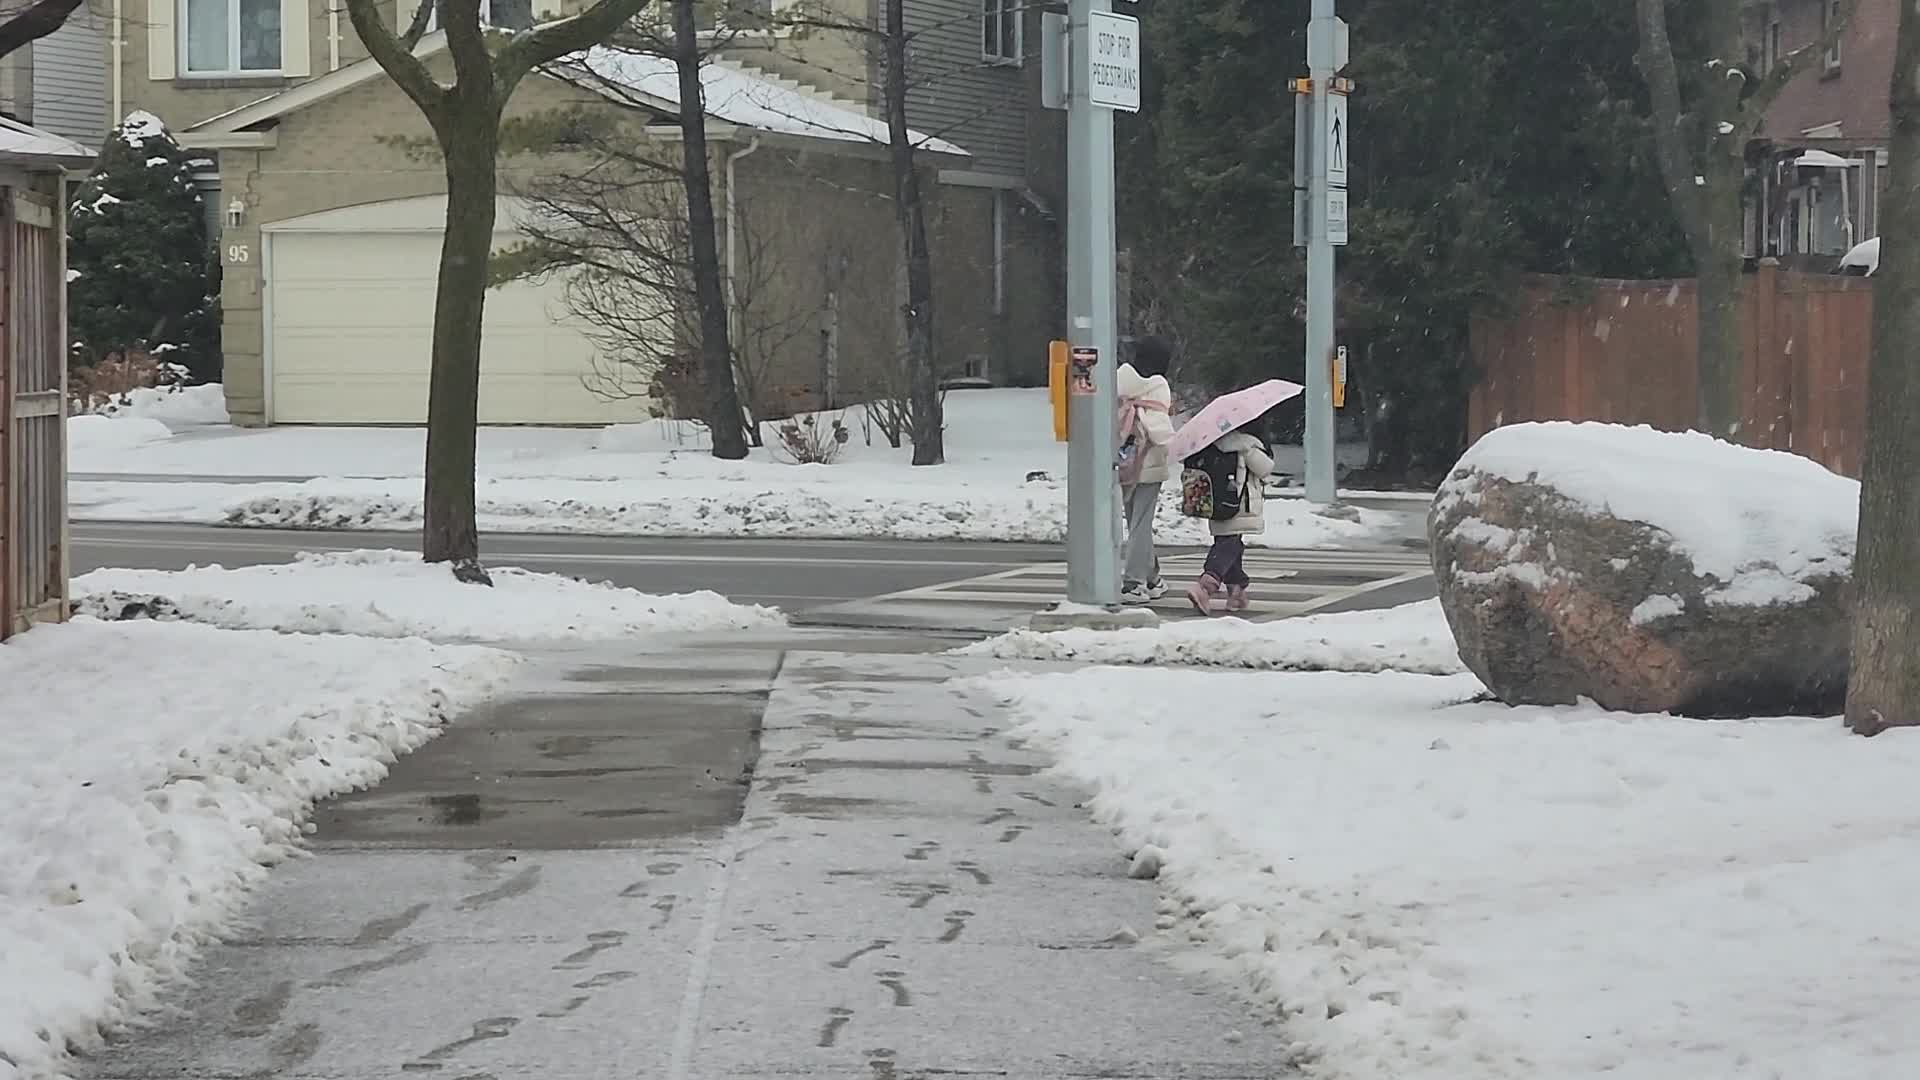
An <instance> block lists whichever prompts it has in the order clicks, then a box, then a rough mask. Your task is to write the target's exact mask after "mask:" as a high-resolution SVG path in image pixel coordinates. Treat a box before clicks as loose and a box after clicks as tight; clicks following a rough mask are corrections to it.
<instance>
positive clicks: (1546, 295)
mask: <svg viewBox="0 0 1920 1080" xmlns="http://www.w3.org/2000/svg"><path fill="white" fill-rule="evenodd" d="M1697 304H1698V299H1697V295H1696V291H1695V288H1694V283H1693V282H1692V281H1689V280H1663V281H1617V280H1609V279H1593V278H1548V277H1529V278H1527V279H1525V280H1524V281H1523V283H1522V285H1521V287H1520V289H1519V292H1518V294H1517V295H1516V296H1515V297H1514V298H1513V300H1512V302H1511V303H1510V304H1509V305H1507V308H1506V310H1505V311H1504V312H1503V313H1502V314H1501V315H1499V316H1488V315H1483V316H1480V317H1477V318H1475V319H1474V320H1473V326H1472V350H1473V361H1474V367H1475V370H1476V372H1477V374H1478V377H1477V379H1476V382H1475V385H1474V387H1473V391H1472V394H1471V396H1470V397H1469V405H1468V418H1467V422H1468V427H1469V430H1468V435H1469V436H1470V437H1471V438H1474V439H1477V438H1479V437H1480V436H1481V435H1484V434H1485V433H1487V432H1488V431H1491V430H1492V429H1493V428H1495V427H1498V426H1500V425H1502V424H1511V423H1518V422H1521V421H1527V420H1600V421H1606V422H1609V423H1619V424H1649V425H1652V426H1653V427H1657V428H1660V429H1663V430H1667V431H1684V430H1686V429H1688V428H1689V427H1691V426H1692V425H1693V418H1694V409H1695V401H1696V395H1697V391H1698V384H1697V379H1696V372H1695V367H1694V363H1695V361H1694V357H1695V352H1696V343H1697V341H1698V329H1697V324H1696V321H1695V320H1696V318H1697V315H1696V309H1697ZM1872 326H1873V289H1872V284H1871V283H1870V282H1868V281H1866V280H1863V279H1860V278H1849V277H1831V276H1825V275H1815V274H1790V273H1783V272H1780V271H1778V270H1776V269H1775V268H1774V267H1772V266H1770V265H1765V266H1762V267H1761V269H1760V271H1759V272H1758V273H1756V274H1752V275H1749V276H1748V277H1747V279H1746V281H1745V295H1744V296H1743V297H1742V347H1743V352H1744V356H1745V364H1744V365H1743V371H1742V375H1743V379H1742V393H1741V402H1742V408H1743V412H1744V418H1743V420H1742V426H1741V432H1740V437H1741V438H1742V439H1743V440H1745V441H1746V442H1747V443H1748V444H1749V445H1753V446H1762V447H1770V448H1775V449H1782V450H1792V451H1794V452H1795V453H1799V454H1804V455H1806V456H1807V457H1811V458H1813V459H1814V460H1816V461H1819V462H1820V463H1822V464H1824V465H1826V466H1827V467H1828V468H1831V469H1834V470H1836V471H1839V472H1844V473H1847V474H1848V475H1858V474H1859V468H1860V452H1861V449H1862V442H1863V436H1864V434H1865V415H1866V395H1865V389H1866V361H1867V355H1868V353H1869V351H1870V347H1871V340H1872Z"/></svg>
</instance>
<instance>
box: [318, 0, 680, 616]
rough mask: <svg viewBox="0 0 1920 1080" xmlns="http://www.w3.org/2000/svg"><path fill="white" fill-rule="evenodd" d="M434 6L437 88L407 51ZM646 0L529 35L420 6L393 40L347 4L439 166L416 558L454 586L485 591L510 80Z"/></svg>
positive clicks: (616, 24)
mask: <svg viewBox="0 0 1920 1080" xmlns="http://www.w3.org/2000/svg"><path fill="white" fill-rule="evenodd" d="M429 4H437V5H438V11H439V13H440V21H441V24H442V25H443V27H444V28H445V30H446V35H447V51H448V53H449V54H450V56H451V59H452V63H453V75H454V77H453V83H452V85H442V84H441V83H440V82H439V80H437V79H436V78H435V77H434V75H433V73H432V72H431V71H430V70H428V68H427V65H426V63H425V62H424V61H423V60H421V58H420V57H419V56H417V55H415V53H414V45H415V44H416V43H417V42H418V41H419V39H420V37H421V35H422V34H423V33H424V31H425V29H426V26H427V23H428V18H429V12H430V9H429V7H428V5H429ZM646 4H647V0H595V3H594V4H593V5H592V6H591V7H589V8H587V9H586V10H585V11H583V12H582V13H580V14H578V15H575V16H572V17H570V18H566V19H561V20H559V21H556V22H550V23H547V24H545V25H543V26H538V27H535V28H533V29H531V30H524V31H520V32H516V33H504V32H500V31H490V30H485V29H482V27H481V25H480V0H423V2H422V3H421V5H420V7H419V9H418V10H417V11H416V13H415V15H414V18H413V21H412V24H411V25H410V26H408V27H407V29H406V30H405V31H404V32H401V33H395V31H394V28H393V27H391V26H389V25H387V22H386V16H385V14H384V10H385V8H386V5H385V4H383V3H382V2H381V0H347V16H348V18H350V19H351V20H352V22H353V28H354V31H355V33H357V34H358V35H359V37H360V40H361V41H362V42H363V43H364V44H365V45H366V47H367V52H368V53H369V54H371V55H372V57H373V59H374V60H375V61H376V62H377V63H379V65H380V67H381V69H382V70H384V71H385V72H386V73H387V75H388V77H389V78H391V79H392V80H393V81H394V83H395V84H397V85H398V86H399V87H400V89H401V90H402V91H403V92H404V93H405V94H406V95H407V97H408V98H409V99H410V100H412V102H413V103H414V105H415V106H416V107H418V108H419V110H420V111H421V113H422V114H424V115H425V116H426V118H427V123H428V125H429V126H430V127H431V128H432V129H433V136H434V140H435V142H436V144H437V145H438V146H439V149H440V154H441V157H442V159H443V161H444V163H445V168H446V177H447V221H446V232H445V236H444V238H443V239H442V241H441V246H440V267H439V277H438V288H437V291H436V293H435V297H434V309H433V368H432V374H431V376H430V380H429V386H428V397H427V458H426V474H427V475H426V499H425V502H426V508H425V521H424V523H423V526H422V528H421V537H420V549H421V554H422V555H423V556H424V557H425V558H426V560H427V561H428V562H446V563H451V564H452V566H453V573H454V576H455V577H456V578H459V579H460V580H461V581H466V582H471V583H476V584H488V585H491V584H492V579H491V578H489V577H488V576H487V572H486V570H485V569H484V568H483V567H482V566H481V565H480V536H479V530H478V527H477V525H476V523H475V521H474V475H473V472H474V453H475V447H474V444H475V440H476V439H477V437H478V429H479V398H480V333H481V319H482V315H483V313H484V310H485V307H486V299H487V278H488V266H487V263H488V256H489V255H490V254H491V252H492V248H493V235H494V209H495V207H494V199H495V196H496V194H497V192H498V188H499V178H498V165H499V158H500V124H501V119H502V117H503V115H504V113H505V110H506V105H507V101H508V99H509V98H510V97H512V95H513V92H514V90H515V89H516V88H517V87H518V86H519V85H520V81H521V80H522V79H524V78H526V76H527V75H528V73H530V72H532V71H533V70H534V69H535V68H536V67H539V66H540V65H542V64H546V63H550V62H552V61H554V60H557V59H559V58H560V57H563V56H567V55H569V54H571V53H576V52H579V51H581V50H582V49H585V48H588V47H589V46H592V45H594V44H596V43H598V42H602V41H605V40H606V39H607V38H608V37H610V36H612V35H613V34H614V32H615V31H617V30H619V29H620V27H621V26H623V25H625V24H626V23H627V22H628V21H629V20H631V19H632V18H633V17H634V16H635V15H636V14H638V13H639V12H640V11H641V10H642V9H643V8H644V7H645V6H646Z"/></svg>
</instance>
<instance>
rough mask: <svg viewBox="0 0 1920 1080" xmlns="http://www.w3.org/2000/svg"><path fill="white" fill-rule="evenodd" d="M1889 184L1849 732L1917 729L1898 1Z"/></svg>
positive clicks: (1909, 288) (1914, 176) (1915, 434)
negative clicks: (1898, 728) (1913, 727)
mask: <svg viewBox="0 0 1920 1080" xmlns="http://www.w3.org/2000/svg"><path fill="white" fill-rule="evenodd" d="M1890 104H1891V111H1892V125H1891V127H1892V137H1891V139H1889V140H1888V151H1889V154H1888V156H1889V157H1890V158H1891V162H1890V165H1891V168H1892V173H1893V175H1892V178H1891V182H1890V183H1889V184H1888V185H1887V194H1886V201H1885V202H1884V203H1882V204H1881V207H1880V222H1881V228H1880V236H1881V241H1880V242H1881V253H1880V269H1879V271H1878V272H1877V273H1876V274H1875V276H1876V277H1877V278H1878V279H1879V283H1878V284H1877V285H1875V286H1874V290H1873V291H1874V301H1873V358H1872V366H1871V368H1870V369H1869V371H1868V373H1867V446H1866V460H1865V462H1864V463H1863V465H1862V468H1861V473H1860V534H1859V550H1858V551H1857V552H1856V554H1855V558H1854V577H1853V589H1854V615H1853V663H1852V671H1851V674H1850V676H1849V678H1848V682H1847V726H1848V727H1849V728H1851V729H1852V730H1854V731H1856V732H1858V733H1860V734H1862V735H1875V734H1878V733H1879V732H1880V731H1882V730H1884V729H1886V728H1889V727H1911V726H1914V725H1920V545H1916V544H1915V543H1914V541H1913V538H1914V535H1915V534H1916V533H1917V532H1920V487H1917V486H1916V485H1915V484H1914V483H1913V476H1914V472H1915V471H1916V470H1920V425H1915V424H1914V422H1913V417H1914V416H1915V415H1916V412H1917V411H1920V352H1916V348H1920V13H1916V12H1915V11H1914V8H1913V5H1912V4H1901V5H1900V29H1899V35H1898V38H1897V43H1896V45H1895V47H1894V62H1893V85H1892V95H1891V101H1890Z"/></svg>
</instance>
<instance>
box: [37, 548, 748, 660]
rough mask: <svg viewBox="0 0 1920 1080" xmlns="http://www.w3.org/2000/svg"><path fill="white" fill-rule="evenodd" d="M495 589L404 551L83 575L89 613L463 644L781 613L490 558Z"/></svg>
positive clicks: (737, 624) (744, 625)
mask: <svg viewBox="0 0 1920 1080" xmlns="http://www.w3.org/2000/svg"><path fill="white" fill-rule="evenodd" d="M489 572H490V573H491V574H492V576H493V585H494V587H493V588H491V589H488V588H484V587H475V586H471V585H464V584H462V583H460V582H458V581H456V580H454V578H453V575H452V574H451V573H450V572H448V570H447V568H446V567H445V566H435V565H430V564H428V563H424V562H421V561H420V556H419V555H417V554H413V553H409V552H402V551H346V552H329V553H325V554H302V555H300V556H298V557H297V559H296V561H294V562H292V563H286V564H279V565H268V566H249V567H241V568H238V569H233V570H228V569H225V568H222V567H219V566H206V567H194V568H191V569H187V570H178V571H169V570H95V571H94V572H92V573H90V574H85V575H83V576H81V577H79V578H76V579H74V582H73V591H74V596H75V598H76V599H77V600H78V601H79V603H80V605H81V610H83V611H86V612H88V613H89V614H93V615H98V616H101V617H105V618H116V617H119V616H120V615H121V614H123V613H124V612H126V611H127V609H128V607H129V605H147V606H153V605H151V604H150V601H151V600H152V599H153V598H161V599H163V600H164V601H165V603H164V605H158V607H159V612H160V614H161V615H162V617H165V618H175V617H177V618H183V619H187V620H190V621H193V622H203V623H210V624H212V625H215V626H222V627H227V628H229V629H236V630H237V629H266V630H285V631H292V632H296V633H309V634H327V633H331V634H366V635H369V636H373V637H424V638H430V639H433V640H441V641H446V640H454V641H516V642H527V641H560V640H577V639H584V638H598V639H619V638H626V637H630V636H632V635H635V634H648V633H701V632H708V631H720V630H743V629H749V628H753V627H764V626H777V625H780V624H781V622H782V618H781V616H780V614H779V613H778V612H776V611H773V610H772V609H770V608H762V607H746V606H742V605H739V604H735V603H733V602H732V601H729V600H727V599H726V598H725V597H723V596H720V595H718V594H716V593H711V592H698V593H690V594H687V595H683V596H650V595H648V594H646V593H641V592H635V591H633V590H632V589H622V588H619V587H616V586H613V585H607V584H590V583H588V582H584V581H579V580H577V579H574V578H569V577H563V576H561V575H559V574H542V573H537V572H535V571H531V570H522V569H519V568H517V567H510V566H508V567H493V568H490V571H489Z"/></svg>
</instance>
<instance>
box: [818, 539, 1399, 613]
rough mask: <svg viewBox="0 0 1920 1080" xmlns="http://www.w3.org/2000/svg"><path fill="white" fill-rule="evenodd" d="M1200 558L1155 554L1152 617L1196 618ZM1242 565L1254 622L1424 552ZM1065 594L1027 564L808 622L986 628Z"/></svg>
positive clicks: (1385, 580)
mask: <svg viewBox="0 0 1920 1080" xmlns="http://www.w3.org/2000/svg"><path fill="white" fill-rule="evenodd" d="M1205 561H1206V555H1205V553H1204V552H1201V551H1184V552H1179V553H1172V554H1166V555H1163V556H1162V557H1161V560H1160V566H1161V573H1162V576H1163V577H1165V578H1166V580H1167V584H1168V592H1167V595H1166V596H1164V597H1162V598H1161V599H1160V600H1158V601H1156V602H1155V603H1154V604H1153V605H1151V606H1152V608H1153V610H1154V611H1155V612H1156V613H1157V614H1159V615H1160V616H1161V617H1162V618H1168V619H1181V618H1199V617H1200V616H1199V615H1198V613H1197V612H1195V611H1194V610H1193V608H1192V606H1191V605H1190V604H1189V603H1188V602H1187V598H1186V587H1187V585H1188V584H1190V583H1191V582H1192V581H1194V580H1195V579H1196V578H1198V577H1199V576H1200V573H1201V569H1202V567H1203V565H1204V564H1205ZM1245 566H1246V571H1247V576H1248V577H1249V578H1250V579H1251V584H1250V585H1249V587H1248V598H1249V600H1250V601H1251V603H1250V605H1249V607H1248V609H1247V611H1246V612H1245V613H1244V614H1243V616H1242V617H1244V618H1249V619H1255V620H1268V619H1281V618H1288V617H1291V616H1295V615H1303V614H1307V613H1309V612H1312V611H1316V610H1319V609H1321V608H1325V607H1329V606H1332V605H1334V604H1337V603H1340V602H1342V601H1345V600H1349V599H1351V598H1353V597H1355V596H1359V595H1362V594H1364V593H1366V592H1369V591H1372V590H1375V589H1383V588H1388V587H1390V586H1394V585H1398V584H1401V583H1404V582H1410V581H1417V580H1419V579H1421V578H1424V577H1426V576H1427V575H1428V574H1429V573H1430V566H1429V563H1428V559H1427V556H1426V555H1425V554H1424V553H1420V552H1415V551H1407V550H1396V549H1381V550H1364V551H1333V550H1318V549H1314V550H1296V549H1284V550H1283V549H1269V548H1249V549H1248V550H1247V554H1246V560H1245ZM1066 593H1067V565H1066V564H1065V563H1061V562H1049V563H1035V564H1032V565H1029V566H1020V567H1015V568H1013V569H1010V570H1001V571H998V572H996V573H991V574H981V575H978V576H975V577H967V578H960V579H957V580H953V581H943V582H939V583H937V584H934V585H927V586H922V587H919V588H913V589H906V590H902V591H900V592H896V593H889V594H886V595H884V596H877V597H874V598H872V599H870V600H863V601H856V602H854V603H850V604H841V605H836V606H834V607H832V608H828V609H824V610H821V611H816V612H813V613H811V615H810V618H809V620H808V621H821V622H829V623H831V622H836V621H838V620H839V619H840V618H845V619H847V620H850V621H856V622H871V623H876V624H889V619H890V618H895V619H910V620H911V621H913V622H915V623H925V624H939V625H946V626H949V627H951V628H954V629H962V628H964V629H972V630H979V631H992V630H999V629H1006V628H1008V627H1011V626H1016V625H1023V624H1024V623H1025V621H1026V619H1027V618H1029V617H1030V616H1031V615H1032V614H1033V613H1034V612H1037V611H1040V610H1042V609H1044V608H1046V607H1048V606H1050V605H1052V604H1054V603H1056V602H1058V601H1060V600H1063V599H1065V598H1066ZM1216 610H1218V609H1217V608H1216Z"/></svg>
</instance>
